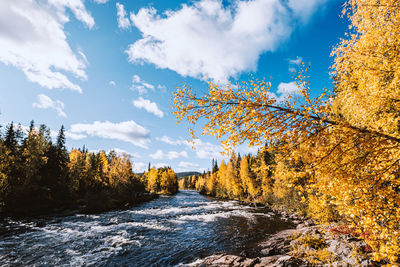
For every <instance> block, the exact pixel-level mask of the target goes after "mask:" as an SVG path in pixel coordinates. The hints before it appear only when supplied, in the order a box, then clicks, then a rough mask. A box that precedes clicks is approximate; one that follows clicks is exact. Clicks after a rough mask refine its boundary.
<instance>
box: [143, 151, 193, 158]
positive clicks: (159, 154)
mask: <svg viewBox="0 0 400 267" xmlns="http://www.w3.org/2000/svg"><path fill="white" fill-rule="evenodd" d="M149 156H150V157H151V158H153V159H177V158H187V157H188V155H187V153H186V151H181V152H177V151H169V152H167V153H164V152H163V151H162V150H161V149H159V150H157V151H156V153H154V154H150V155H149Z"/></svg>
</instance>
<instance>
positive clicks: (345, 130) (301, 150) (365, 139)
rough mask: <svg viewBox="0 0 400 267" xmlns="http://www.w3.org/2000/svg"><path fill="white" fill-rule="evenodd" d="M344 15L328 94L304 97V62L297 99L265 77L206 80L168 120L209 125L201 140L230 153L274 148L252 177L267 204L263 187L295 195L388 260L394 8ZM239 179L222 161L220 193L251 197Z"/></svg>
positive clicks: (399, 101) (394, 174) (399, 145)
mask: <svg viewBox="0 0 400 267" xmlns="http://www.w3.org/2000/svg"><path fill="white" fill-rule="evenodd" d="M346 12H347V13H346V14H347V15H348V17H349V19H350V21H351V29H350V32H349V34H348V38H346V39H344V40H342V41H341V43H340V44H339V45H338V46H337V47H336V48H335V49H334V50H333V55H334V56H335V63H334V65H333V73H332V74H333V78H334V81H335V84H334V85H335V88H334V92H333V93H332V94H331V95H330V96H328V97H327V96H326V93H325V92H324V93H322V94H321V95H320V96H318V97H316V98H311V97H310V93H309V82H308V77H307V76H306V71H307V69H308V68H307V67H304V64H302V66H303V68H302V71H301V72H300V73H299V75H298V77H297V78H296V84H297V86H298V87H299V89H300V96H296V97H291V98H288V99H286V100H285V101H283V102H278V100H277V99H276V98H275V97H273V94H271V86H272V83H271V82H269V81H266V80H257V79H251V80H250V81H249V82H242V83H239V84H235V85H227V86H225V87H223V88H222V86H221V85H218V84H215V83H213V82H209V84H208V87H209V90H208V93H207V94H205V95H200V96H199V95H198V94H197V93H196V92H195V91H194V90H192V89H191V88H190V87H189V86H184V87H182V88H180V89H179V90H178V91H177V92H176V93H175V98H174V108H175V112H174V113H175V114H176V116H177V118H178V120H179V121H181V120H182V119H184V118H185V119H186V120H187V121H189V122H190V123H192V124H195V123H197V122H198V121H199V120H200V119H205V120H206V123H205V126H204V127H203V128H202V134H207V135H214V136H216V137H217V138H218V139H221V143H222V145H223V146H224V147H225V149H226V150H227V152H231V151H232V149H233V148H234V147H235V146H237V145H239V144H242V143H244V142H246V141H247V142H248V143H249V144H250V145H264V144H265V143H268V144H271V145H270V147H269V149H271V150H272V149H276V150H277V151H278V152H277V153H276V154H277V156H278V159H277V163H276V166H275V171H274V174H273V176H272V177H271V176H269V175H267V170H268V166H266V165H265V164H263V163H262V162H261V164H260V166H259V167H258V170H257V173H258V174H259V175H260V174H261V175H260V176H261V177H262V179H263V180H262V189H263V195H264V197H266V196H267V195H269V193H268V191H269V190H271V191H272V192H273V195H274V196H275V197H276V198H281V199H285V198H287V196H288V195H292V196H295V195H298V197H299V199H301V201H303V202H304V204H306V205H307V206H308V208H307V209H308V211H309V212H310V213H311V215H312V216H314V217H315V218H317V219H319V220H320V221H329V220H338V219H341V220H344V221H345V222H347V223H348V224H350V225H351V226H352V227H353V228H354V229H357V231H358V232H359V233H360V234H361V235H362V236H363V237H364V238H365V240H366V242H367V243H368V244H369V245H370V246H371V247H372V249H373V251H374V257H375V259H376V260H381V259H384V260H385V261H387V262H391V263H394V262H396V261H397V260H398V255H399V253H400V233H399V231H400V230H399V229H400V222H399V220H398V218H400V165H399V162H400V131H399V129H400V127H399V125H400V116H399V114H400V3H399V1H398V0H381V1H375V0H349V1H348V2H347V7H346ZM191 133H192V135H193V137H194V131H193V130H191ZM243 163H244V162H243ZM244 164H245V163H244ZM243 168H245V167H243ZM221 169H222V170H221ZM242 173H243V174H242ZM223 177H224V178H225V179H224V178H223ZM240 177H242V180H241V182H240V183H238V179H237V175H236V171H235V166H233V163H232V162H231V161H230V162H229V164H228V166H227V167H226V168H225V167H222V164H221V167H220V171H219V173H218V179H217V181H218V183H219V185H217V187H218V186H220V187H222V188H224V189H226V190H227V195H228V196H229V195H231V196H234V197H235V196H240V195H242V194H243V192H242V190H243V189H245V190H246V191H247V192H249V191H250V190H249V188H250V187H251V185H250V184H249V180H248V178H247V174H246V171H245V169H243V171H242V170H241V171H240ZM198 183H199V184H200V183H201V182H200V179H199V181H198ZM202 183H204V181H202ZM293 199H295V198H294V197H293ZM299 201H300V200H299Z"/></svg>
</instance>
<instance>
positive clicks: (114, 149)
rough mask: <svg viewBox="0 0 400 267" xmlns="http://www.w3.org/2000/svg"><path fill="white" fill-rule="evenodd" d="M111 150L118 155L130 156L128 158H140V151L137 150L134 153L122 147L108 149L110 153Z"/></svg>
mask: <svg viewBox="0 0 400 267" xmlns="http://www.w3.org/2000/svg"><path fill="white" fill-rule="evenodd" d="M111 151H114V152H115V153H117V155H122V156H126V157H128V158H140V155H139V153H136V152H134V153H132V152H128V151H126V150H124V149H120V148H113V149H110V150H109V151H108V153H110V152H111Z"/></svg>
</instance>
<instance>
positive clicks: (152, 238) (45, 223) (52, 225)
mask: <svg viewBox="0 0 400 267" xmlns="http://www.w3.org/2000/svg"><path fill="white" fill-rule="evenodd" d="M288 227H291V224H290V223H289V222H286V221H284V220H281V219H280V218H279V217H278V216H276V215H275V214H274V213H272V212H271V211H269V210H268V209H266V208H263V207H250V206H248V205H243V204H241V203H239V202H237V201H221V200H216V199H213V198H208V197H205V196H202V195H199V194H198V193H197V192H196V191H189V190H188V191H180V192H179V193H178V194H176V195H175V196H162V197H160V198H159V199H156V200H153V201H151V202H147V203H144V204H141V205H139V206H135V207H132V208H130V209H128V210H118V211H111V212H106V213H101V214H95V215H83V214H77V215H74V216H67V217H56V216H53V217H46V218H41V219H40V220H39V221H38V219H31V220H21V221H13V220H4V221H3V222H1V223H0V233H1V234H0V266H21V265H24V266H26V265H31V266H33V265H34V266H71V265H72V266H176V265H179V264H183V263H190V262H193V261H195V260H196V259H199V258H203V257H206V256H209V255H212V254H215V253H218V252H226V253H240V252H241V251H243V250H252V249H253V250H254V249H255V248H256V247H257V243H258V242H260V241H261V240H263V239H264V238H265V237H266V236H267V235H269V234H271V233H274V232H277V231H278V230H281V229H285V228H288Z"/></svg>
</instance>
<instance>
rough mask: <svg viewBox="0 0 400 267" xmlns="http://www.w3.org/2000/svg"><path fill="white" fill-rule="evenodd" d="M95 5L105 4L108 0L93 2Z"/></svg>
mask: <svg viewBox="0 0 400 267" xmlns="http://www.w3.org/2000/svg"><path fill="white" fill-rule="evenodd" d="M94 1H95V2H96V3H97V4H105V3H107V2H108V0H94Z"/></svg>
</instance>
